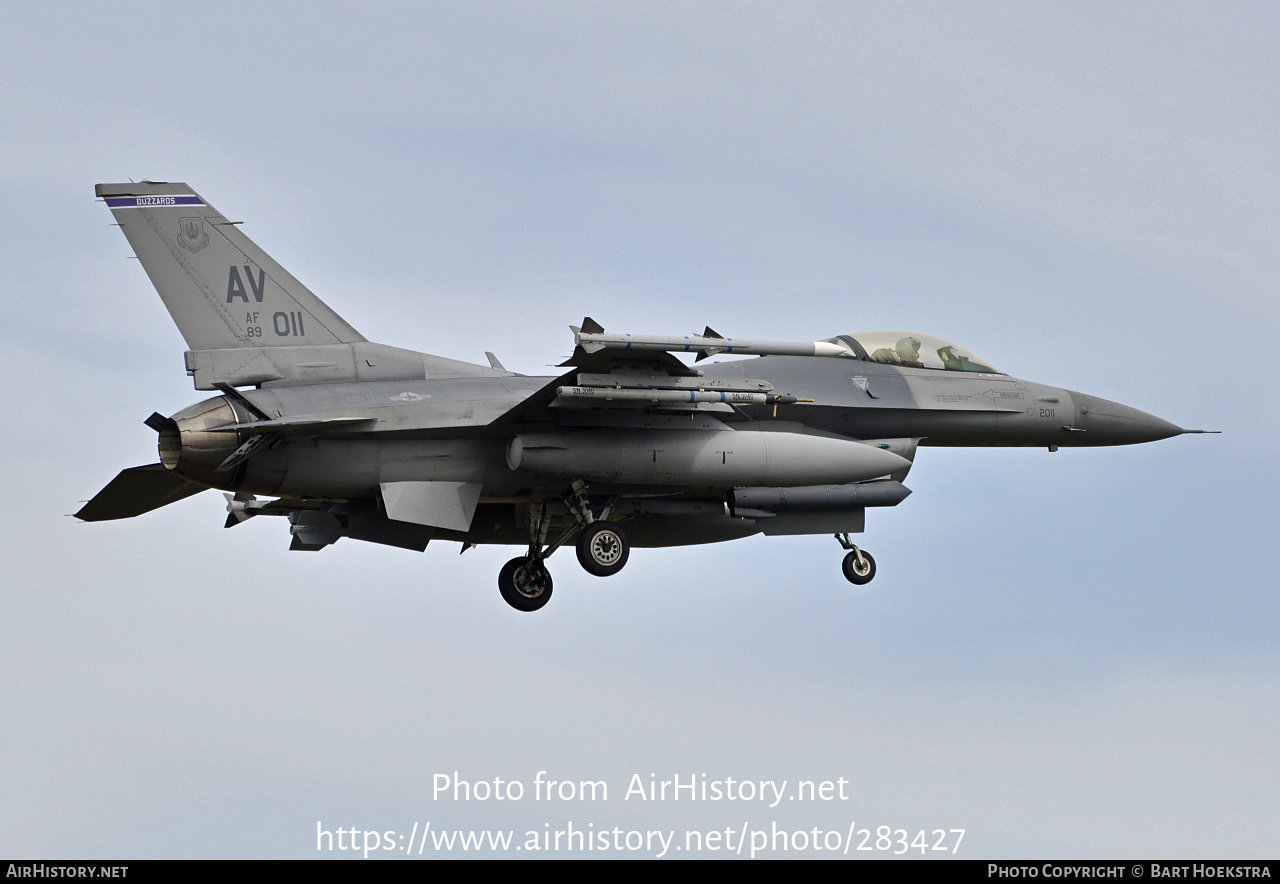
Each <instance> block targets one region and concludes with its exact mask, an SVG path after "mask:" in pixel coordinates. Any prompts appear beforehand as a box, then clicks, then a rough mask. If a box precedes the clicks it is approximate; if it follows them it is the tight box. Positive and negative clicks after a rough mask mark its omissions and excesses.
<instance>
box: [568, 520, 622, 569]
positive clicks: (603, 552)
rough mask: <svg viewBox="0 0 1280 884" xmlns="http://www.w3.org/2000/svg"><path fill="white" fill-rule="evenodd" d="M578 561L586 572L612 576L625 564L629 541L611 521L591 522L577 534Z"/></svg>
mask: <svg viewBox="0 0 1280 884" xmlns="http://www.w3.org/2000/svg"><path fill="white" fill-rule="evenodd" d="M577 546H578V562H579V563H580V564H581V565H582V567H583V568H584V569H585V570H586V572H587V573H588V574H594V575H595V576H597V577H612V576H613V575H614V574H617V573H618V572H619V571H621V570H622V568H623V566H624V565H626V564H627V557H628V556H629V555H630V554H631V543H630V542H629V541H628V540H627V535H626V534H625V533H624V532H623V530H622V529H621V528H619V527H618V526H617V525H615V524H613V523H612V522H592V523H591V524H590V525H588V526H587V527H586V528H583V529H582V533H581V534H579V535H578V544H577Z"/></svg>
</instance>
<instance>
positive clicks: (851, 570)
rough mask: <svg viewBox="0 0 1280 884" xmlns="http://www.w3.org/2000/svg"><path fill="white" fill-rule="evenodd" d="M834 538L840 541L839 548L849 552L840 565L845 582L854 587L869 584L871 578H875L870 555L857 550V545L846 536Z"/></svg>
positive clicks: (874, 567)
mask: <svg viewBox="0 0 1280 884" xmlns="http://www.w3.org/2000/svg"><path fill="white" fill-rule="evenodd" d="M835 537H836V540H838V541H840V546H842V547H843V548H845V549H847V550H849V551H850V552H849V554H848V555H846V556H845V557H844V561H843V562H841V563H840V569H841V570H842V571H844V578H845V580H848V581H849V582H850V583H852V584H853V585H855V586H863V585H865V584H867V583H870V582H871V578H873V577H875V576H876V560H875V559H873V558H871V554H870V553H868V552H865V551H864V550H861V549H858V547H857V545H856V544H854V543H853V542H852V541H850V540H849V535H848V534H837V535H836V536H835Z"/></svg>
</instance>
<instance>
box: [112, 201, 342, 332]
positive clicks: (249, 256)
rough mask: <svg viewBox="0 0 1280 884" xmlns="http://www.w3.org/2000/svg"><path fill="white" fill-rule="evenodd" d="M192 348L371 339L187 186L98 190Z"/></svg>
mask: <svg viewBox="0 0 1280 884" xmlns="http://www.w3.org/2000/svg"><path fill="white" fill-rule="evenodd" d="M96 192H97V195H98V196H99V197H101V198H102V199H104V200H106V203H107V206H108V207H109V208H110V209H111V213H112V214H113V215H115V218H116V221H117V222H119V224H120V227H121V229H122V230H123V231H124V235H125V237H127V238H128V240H129V244H130V245H131V246H133V250H134V253H135V254H136V255H137V256H138V259H139V260H140V261H141V262H142V267H143V269H144V270H146V271H147V275H148V276H149V277H151V282H152V283H153V284H154V285H155V287H156V291H157V292H159V293H160V298H161V300H162V301H164V305H165V307H166V308H168V310H169V315H170V316H172V317H173V321H174V323H175V324H177V326H178V330H179V331H180V332H182V336H183V338H185V339H186V341H187V345H188V347H190V348H191V349H192V350H222V349H229V348H238V347H255V348H260V347H277V346H301V345H321V344H352V343H359V342H362V341H364V338H363V337H362V336H361V335H360V333H359V332H357V331H356V330H355V329H353V328H352V327H351V326H349V325H348V324H347V323H346V322H345V321H344V320H343V319H342V317H340V316H339V315H338V314H336V313H334V312H333V311H332V310H330V309H329V308H328V307H327V306H326V305H325V304H324V303H323V302H322V301H321V300H320V299H319V298H317V297H316V296H315V295H314V294H312V292H311V291H310V290H309V289H308V288H307V287H306V286H304V285H303V284H302V283H300V282H298V280H296V279H294V277H293V275H292V274H290V273H289V272H288V271H287V270H285V269H284V268H283V267H281V266H280V265H279V264H277V263H276V262H275V261H274V260H272V258H271V256H270V255H268V254H267V253H266V252H264V251H262V249H260V248H258V246H256V245H255V244H254V243H253V241H252V240H250V239H249V238H248V237H247V236H245V235H244V234H243V233H241V232H240V230H239V229H237V227H236V226H235V225H234V224H232V223H231V222H229V221H228V220H227V219H226V218H224V217H223V216H222V215H221V214H220V213H219V212H218V211H217V210H216V209H214V208H213V207H212V206H210V205H209V204H208V203H206V202H205V201H204V200H203V199H201V198H200V195H199V194H197V193H196V192H195V191H194V190H192V189H191V188H190V187H188V186H187V185H185V184H166V183H160V182H152V181H144V182H141V183H138V184H132V183H130V184H99V185H98V186H97V188H96Z"/></svg>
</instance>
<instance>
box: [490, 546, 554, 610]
mask: <svg viewBox="0 0 1280 884" xmlns="http://www.w3.org/2000/svg"><path fill="white" fill-rule="evenodd" d="M498 592H500V593H502V598H503V600H504V601H505V602H506V603H507V604H508V605H510V606H511V607H513V608H515V609H516V610H517V611H536V610H538V609H539V608H541V607H542V606H543V605H545V604H546V603H547V602H548V601H550V600H551V572H549V571H548V570H547V568H546V566H545V565H543V564H542V563H541V562H538V563H537V564H536V565H533V566H530V565H529V559H528V557H526V556H520V557H519V558H515V559H512V560H511V561H509V562H507V563H506V564H505V565H503V566H502V570H501V571H499V572H498Z"/></svg>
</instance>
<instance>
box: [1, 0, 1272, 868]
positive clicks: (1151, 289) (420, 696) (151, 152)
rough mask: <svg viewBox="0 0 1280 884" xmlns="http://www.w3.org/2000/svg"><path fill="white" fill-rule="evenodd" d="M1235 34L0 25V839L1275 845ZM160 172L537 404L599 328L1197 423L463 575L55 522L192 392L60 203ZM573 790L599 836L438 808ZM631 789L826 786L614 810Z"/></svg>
mask: <svg viewBox="0 0 1280 884" xmlns="http://www.w3.org/2000/svg"><path fill="white" fill-rule="evenodd" d="M1278 43H1280V16H1278V14H1277V11H1276V7H1275V6H1274V5H1270V4H1256V5H1253V4H1230V5H1228V4H1220V3H1204V4H1197V3H1174V4H1169V3H1161V4H1129V5H1125V6H1123V7H1121V8H1116V6H1115V4H1110V3H1097V4H1088V3H1077V4H1069V5H1055V4H1025V3H1018V4H1007V5H1001V4H955V3H948V4H938V5H927V4H925V5H915V4H910V3H893V4H874V5H872V4H866V5H863V4H843V3H831V4H824V3H812V4H804V5H797V4H783V5H771V4H760V3H740V4H732V5H730V4H700V3H688V2H680V3H664V2H654V3H646V4H610V5H604V4H592V3H583V4H572V3H539V4H529V5H506V4H473V3H458V4H436V5H431V6H425V7H424V6H420V5H418V4H405V5H398V4H377V3H373V4H370V3H361V4H358V5H357V4H352V5H340V4H330V3H316V4H296V5H279V6H277V5H271V4H217V7H216V10H215V9H214V7H213V6H210V5H207V4H182V3H176V4H175V3H165V4H161V3H118V4H109V5H100V4H82V3H67V4H52V5H47V6H39V7H36V6H31V5H21V4H7V5H5V6H4V7H3V9H2V10H0V107H2V108H3V124H2V126H0V146H2V150H3V153H2V156H3V160H4V162H3V163H0V200H3V204H4V207H5V209H6V210H5V211H4V212H3V213H0V225H2V227H0V259H2V260H3V264H4V267H5V275H4V283H3V292H4V297H3V298H2V299H0V341H2V342H3V344H2V349H0V352H2V353H3V356H4V369H5V377H6V378H7V382H6V383H5V384H3V385H2V386H0V404H3V409H4V413H5V415H6V418H5V426H6V429H7V432H6V434H5V441H4V455H5V456H4V467H3V475H4V477H5V486H6V490H7V498H8V506H6V507H4V508H3V510H2V511H0V525H2V527H3V531H0V537H2V538H3V539H2V540H0V549H3V553H2V556H3V558H2V561H3V565H4V569H3V580H2V584H0V592H2V593H3V600H4V611H5V614H4V616H3V617H2V618H0V661H3V669H2V670H0V672H2V674H0V759H2V760H0V796H3V797H2V798H0V832H3V835H0V853H3V854H5V855H8V856H41V857H67V858H72V857H128V858H139V857H191V856H218V857H231V856H247V857H274V856H304V857H305V856H314V855H315V851H314V846H315V845H314V834H315V826H316V821H317V820H321V821H323V823H324V824H325V827H326V828H330V829H336V828H337V827H339V826H343V827H352V826H354V827H356V828H360V829H377V830H387V829H395V830H397V831H400V832H405V831H408V830H409V829H410V828H411V826H412V825H413V823H414V821H419V822H421V823H425V822H426V821H428V820H430V821H431V822H432V826H433V828H436V829H443V828H456V827H461V828H479V827H483V826H503V827H510V828H514V829H515V830H516V831H517V832H518V833H523V832H524V831H526V830H529V829H536V830H542V828H543V824H544V823H550V824H551V826H552V827H553V828H554V827H563V825H564V823H565V822H566V821H568V820H570V819H571V820H573V821H574V822H575V824H576V825H579V826H583V825H585V824H587V823H588V822H590V823H592V824H593V825H596V826H600V827H608V828H611V827H613V826H615V825H618V826H622V827H623V828H641V829H651V828H674V829H677V830H679V831H683V829H684V828H686V827H703V828H707V827H718V828H720V829H723V828H724V827H725V826H741V825H742V823H743V822H749V823H750V824H751V825H752V826H760V827H767V826H768V825H769V824H770V823H771V822H774V821H776V822H777V823H778V824H779V826H782V827H784V828H788V829H797V828H805V827H812V826H819V827H821V828H823V829H835V830H840V831H842V832H843V831H845V830H846V829H847V828H848V826H849V824H850V823H851V822H856V825H857V826H858V827H859V828H861V827H871V828H874V827H876V826H880V825H888V826H891V827H893V828H895V829H896V828H903V829H907V830H909V831H910V832H911V833H912V834H913V835H914V833H915V832H916V831H917V830H919V829H925V830H930V831H931V830H933V829H936V828H945V829H951V828H965V829H966V832H967V834H966V836H965V840H964V842H963V844H962V846H961V856H968V857H979V856H982V857H985V856H1007V857H1027V856H1046V855H1048V856H1064V857H1112V856H1117V857H1124V856H1168V857H1182V858H1186V857H1208V856H1212V857H1237V856H1254V857H1257V856H1274V855H1275V843H1276V842H1275V837H1276V836H1275V833H1276V831H1277V828H1278V827H1280V803H1278V802H1280V799H1277V795H1280V755H1278V753H1277V750H1276V740H1277V734H1278V733H1280V666H1278V665H1277V662H1278V657H1277V650H1278V643H1280V638H1278V635H1280V633H1278V631H1277V625H1278V620H1280V618H1278V616H1277V615H1278V614H1280V602H1277V592H1276V589H1277V583H1276V574H1277V573H1280V556H1278V555H1277V550H1276V542H1275V533H1276V527H1277V524H1276V523H1277V519H1276V508H1275V500H1276V498H1277V494H1280V481H1278V480H1277V470H1276V466H1275V464H1276V449H1275V441H1274V440H1275V439H1276V438H1277V432H1278V431H1280V420H1278V419H1277V414H1278V412H1280V410H1278V409H1277V396H1276V392H1275V376H1276V373H1275V371H1274V369H1273V366H1272V363H1273V362H1274V360H1275V348H1276V342H1277V339H1278V337H1280V327H1278V325H1280V323H1278V322H1277V318H1278V316H1280V308H1277V299H1276V292H1277V288H1278V283H1280V262H1278V260H1277V255H1278V254H1280V251H1278V249H1277V247H1278V246H1280V241H1278V240H1280V181H1278V180H1277V175H1278V174H1280V173H1278V172H1277V169H1280V162H1278V161H1280V100H1278V99H1280V92H1278V91H1277V85H1276V84H1277V83H1280V70H1278V68H1280V60H1278V58H1277V55H1276V53H1275V46H1276V45H1277V44H1278ZM142 177H150V178H152V179H154V180H172V181H186V182H188V183H190V184H191V185H192V186H193V187H195V188H196V189H197V190H198V191H199V192H200V193H201V194H202V195H203V196H204V197H206V198H207V199H208V200H209V201H210V202H212V203H213V204H214V205H216V206H217V207H218V208H219V209H220V210H221V211H223V212H224V213H226V214H227V215H228V216H229V217H231V218H232V219H243V220H244V221H245V222H246V223H245V225H244V228H243V229H244V231H245V232H246V233H247V234H248V235H249V236H250V237H252V238H254V239H255V240H256V241H257V242H258V243H259V244H260V245H261V246H263V247H264V248H265V249H266V250H267V251H268V252H270V253H271V254H272V255H273V256H274V257H275V258H276V259H277V260H279V261H280V262H281V263H282V264H284V265H285V266H286V267H288V268H289V269H290V270H291V271H292V272H293V273H294V274H296V275H297V276H298V277H299V278H300V279H302V280H303V281H304V282H305V283H307V284H308V286H310V287H311V288H312V289H313V290H314V291H316V293H317V294H319V295H320V296H321V297H322V298H324V299H325V300H326V301H327V303H329V304H330V305H331V306H332V307H333V308H334V309H335V310H337V311H338V312H339V313H340V314H341V315H342V316H343V317H344V318H346V319H347V320H348V321H349V322H351V323H352V324H353V325H354V326H355V327H356V328H358V329H360V331H361V332H362V333H363V334H364V335H365V336H366V337H368V338H370V339H371V340H377V341H381V342H385V343H389V344H394V345H398V346H404V347H411V348H414V349H420V350H425V351H428V352H432V353H438V354H441V355H445V356H450V357H454V358H461V359H467V360H470V361H479V362H483V360H484V357H483V352H484V351H485V350H493V351H495V352H496V353H497V354H498V356H499V357H500V358H501V359H502V360H503V361H504V362H505V364H506V365H507V366H508V367H509V368H511V369H513V370H516V371H521V372H525V373H529V374H538V373H549V370H548V369H547V368H546V366H547V365H549V364H552V363H555V362H558V361H559V360H560V359H562V358H563V357H564V356H566V355H567V354H568V352H569V350H570V348H571V344H572V339H571V337H570V335H569V332H568V330H567V328H566V326H567V325H568V324H569V323H571V322H572V323H576V322H577V321H578V320H580V319H581V318H582V317H583V315H587V314H589V315H591V316H593V317H595V318H596V319H597V320H599V321H600V322H602V323H603V324H604V325H605V327H606V328H608V329H609V330H611V331H634V332H650V333H677V332H680V333H687V332H690V331H696V330H699V329H701V328H702V326H703V325H704V324H710V325H712V326H713V327H715V328H717V329H719V330H720V331H722V332H724V333H726V334H733V335H738V336H747V337H751V336H754V337H770V338H797V339H813V338H823V337H828V336H830V335H834V334H838V333H845V332H854V331H859V330H872V329H881V328H893V329H911V330H917V331H921V332H926V333H930V334H936V335H940V336H942V337H944V338H948V339H950V340H953V341H955V342H957V343H959V344H961V345H962V346H964V347H967V348H969V349H971V350H973V351H974V352H975V353H977V354H978V355H980V356H982V357H984V358H986V359H989V360H991V361H992V362H993V363H994V364H995V365H997V366H999V367H1000V368H1001V369H1003V370H1005V371H1008V372H1010V373H1011V374H1014V375H1017V376H1020V377H1025V378H1030V379H1033V380H1037V381H1042V382H1046V383H1051V384H1055V385H1060V386H1064V387H1068V388H1071V389H1076V390H1082V391H1086V392H1089V393H1092V394H1095V395H1100V396H1104V397H1107V398H1110V399H1115V400H1118V401H1120V402H1124V403H1126V404H1129V405H1132V406H1135V407H1138V408H1141V409H1143V410H1146V411H1150V412H1152V413H1154V414H1157V415H1159V416H1161V417H1164V418H1166V419H1168V420H1171V421H1174V422H1175V423H1179V424H1181V425H1183V426H1190V427H1204V428H1211V429H1220V430H1222V431H1223V435H1221V436H1193V437H1182V438H1177V439H1171V440H1167V441H1164V442H1159V443H1155V444H1152V445H1147V446H1139V447H1135V448H1130V449H1111V450H1098V451H1087V450H1082V451H1061V452H1058V453H1056V454H1049V453H1047V452H1045V451H1043V450H1034V451H1020V450H971V451H959V450H958V451H946V450H938V449H924V450H923V451H922V453H921V455H920V456H919V458H918V459H917V463H916V466H915V468H914V470H913V471H912V474H911V477H910V480H909V482H908V484H909V485H910V486H911V487H912V488H913V489H915V492H916V493H915V494H914V495H913V496H912V497H911V498H910V499H909V500H907V501H906V502H905V503H904V504H903V505H902V506H900V507H899V508H898V509H896V510H892V511H884V512H873V513H872V514H871V515H870V516H869V518H868V529H869V530H868V533H867V535H866V537H865V543H866V545H867V547H868V548H869V549H870V550H871V551H872V552H873V553H874V554H875V555H876V558H877V561H878V563H879V566H880V573H879V576H878V577H877V579H876V581H875V582H874V583H873V584H871V586H870V587H868V588H866V589H854V588H852V587H850V586H849V585H848V584H846V583H845V581H844V580H843V578H842V577H841V576H840V571H839V560H840V554H841V551H840V550H839V549H838V547H837V545H836V544H835V543H834V541H832V540H831V539H830V538H829V537H806V538H775V539H763V538H752V539H749V540H744V541H738V542H736V543H733V544H725V545H719V546H713V547H705V548H690V549H676V550H654V551H637V552H636V554H635V555H633V557H632V560H631V563H630V564H629V565H628V567H627V569H626V570H625V571H624V572H623V573H622V574H621V575H619V576H618V577H617V578H614V579H612V580H609V581H600V580H597V579H595V578H591V577H588V576H586V575H585V574H584V573H583V572H582V571H581V569H580V568H579V567H578V566H577V564H576V562H575V561H573V558H572V555H571V554H567V553H561V554H559V555H557V556H556V557H555V558H553V559H552V560H551V565H552V566H553V573H554V574H555V578H556V596H555V599H554V600H553V602H552V603H551V604H550V605H549V606H548V607H547V608H546V609H545V610H544V611H542V612H541V613H540V614H539V615H537V616H525V615H520V614H517V613H515V612H513V611H511V610H510V609H508V608H507V606H506V605H505V604H504V603H503V602H502V601H501V599H500V598H499V596H498V593H497V589H496V585H495V575H496V572H497V570H498V568H499V567H500V566H501V564H502V563H503V562H504V561H506V559H508V558H510V557H511V556H512V555H514V554H515V551H514V550H513V549H508V548H495V549H479V550H474V551H471V552H468V553H467V554H466V555H465V556H462V557H459V556H458V554H457V546H456V545H455V544H439V545H434V544H433V545H432V546H431V547H430V548H428V550H427V552H426V553H425V554H422V555H417V554H413V553H408V552H404V551H400V550H394V549H390V548H383V547H378V546H372V545H367V544H358V543H355V542H353V541H350V540H344V541H342V542H340V543H339V544H337V545H336V546H334V547H331V548H329V549H326V550H324V551H323V552H321V553H318V554H302V553H291V552H288V550H287V546H288V536H287V534H286V532H285V530H284V526H283V525H282V524H280V523H279V522H276V521H272V520H265V519H264V520H255V521H254V522H251V523H249V524H247V525H245V526H243V527H240V528H238V529H237V530H235V531H224V530H223V529H222V527H221V525H222V520H223V518H224V513H223V501H222V498H221V496H220V495H218V494H216V493H213V492H209V493H206V494H203V495H199V496H197V497H195V498H192V499H189V500H187V501H183V502H181V503H179V504H176V505H174V506H172V507H169V508H167V509H165V510H163V511H160V512H156V513H152V514H150V515H147V516H143V517H141V518H139V519H136V520H132V521H129V522H124V523H113V524H98V525H81V524H78V523H76V522H75V521H74V520H73V519H70V518H67V517H66V515H65V514H66V513H70V512H73V511H74V510H75V509H76V508H77V506H78V504H77V501H80V500H84V499H86V498H88V497H90V496H92V494H94V493H95V492H96V491H97V490H98V489H99V488H100V487H101V486H102V485H104V484H105V483H106V482H107V481H108V480H109V479H110V478H111V477H112V476H114V475H115V473H116V472H117V471H118V470H120V469H122V468H124V467H127V466H133V465H137V464H142V463H149V462H154V461H155V459H156V455H155V449H154V439H155V437H154V434H153V433H152V432H151V431H150V430H148V429H147V428H146V427H144V426H143V425H142V423H141V422H142V419H143V418H145V417H146V416H147V415H148V414H150V413H151V412H152V411H153V410H158V411H161V412H164V413H172V412H173V411H176V410H177V409H179V408H181V407H183V406H185V405H187V404H189V403H191V402H193V401H196V400H197V399H199V398H202V396H203V394H198V393H196V392H195V391H194V390H193V389H192V388H191V385H190V380H189V379H188V378H187V377H186V376H185V375H184V373H183V371H182V361H181V354H182V350H183V349H184V345H183V342H182V339H181V337H180V336H179V335H178V333H177V330H176V329H175V328H174V326H173V325H172V323H171V322H170V320H169V318H168V315H167V314H166V313H165V311H164V309H163V307H162V305H161V303H160V301H159V298H158V297H157V296H156V295H155V292H154V290H153V289H152V288H151V286H150V283H149V282H148V281H147V279H146V277H145V275H144V274H143V273H142V271H141V269H140V268H139V267H138V266H137V264H136V262H134V261H131V260H127V256H128V255H129V254H130V251H129V249H128V246H127V244H126V242H125V241H124V238H123V237H122V236H121V235H120V233H119V231H118V230H117V229H115V228H112V227H110V226H109V224H110V222H111V220H112V219H111V218H110V216H109V213H108V212H107V210H106V209H105V208H104V207H103V206H101V205H100V204H96V203H95V202H94V201H93V198H92V197H93V190H92V188H93V185H94V184H95V183H97V182H100V181H123V180H127V179H129V178H133V179H140V178H142ZM455 770H456V771H458V772H459V773H460V774H461V775H462V776H463V777H464V778H470V779H492V778H494V777H502V778H504V779H511V778H514V779H520V780H522V781H523V782H525V783H526V784H530V783H531V782H532V780H533V777H534V775H535V774H536V773H537V772H538V771H539V770H546V771H549V772H550V776H551V777H552V778H555V779H584V778H589V779H604V780H606V781H607V782H608V783H609V788H610V794H609V799H610V800H609V801H608V802H598V803H596V804H595V805H590V806H588V805H582V804H574V805H558V804H548V803H547V802H542V803H536V802H533V801H532V800H529V799H528V798H527V799H526V800H525V801H522V802H519V803H515V804H510V803H508V804H505V805H499V804H496V803H494V802H488V803H476V802H472V803H470V804H466V803H454V802H452V801H433V800H432V794H431V787H432V776H433V775H434V774H435V773H437V772H446V773H450V774H452V772H453V771H455ZM633 773H639V774H641V775H642V777H645V778H647V777H648V775H649V774H650V773H657V774H658V775H659V777H667V778H669V777H670V776H671V775H672V774H675V773H679V774H680V775H681V776H682V777H685V778H687V777H688V776H689V775H691V774H695V773H696V774H701V773H706V774H707V775H708V777H710V778H724V777H730V776H731V777H734V778H735V779H743V778H746V779H783V778H786V779H789V780H791V781H792V782H794V781H795V780H796V779H814V780H823V779H832V780H834V779H835V778H837V777H844V778H846V779H847V780H849V781H850V787H849V789H850V792H851V799H850V800H849V801H847V802H832V803H831V804H827V805H807V806H803V807H802V806H799V805H796V804H794V803H792V804H784V805H781V806H779V807H778V808H775V809H772V810H770V809H768V808H764V807H761V806H759V805H758V804H757V805H745V804H743V803H736V804H733V803H727V802H726V803H720V804H712V803H710V802H708V803H705V804H704V803H688V802H683V803H681V804H679V805H676V804H672V803H670V802H668V803H666V804H656V805H644V804H640V803H639V802H637V801H634V800H632V801H623V800H622V795H623V792H624V791H625V789H626V785H627V781H628V780H629V778H630V777H631V775H632V774H633Z"/></svg>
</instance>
